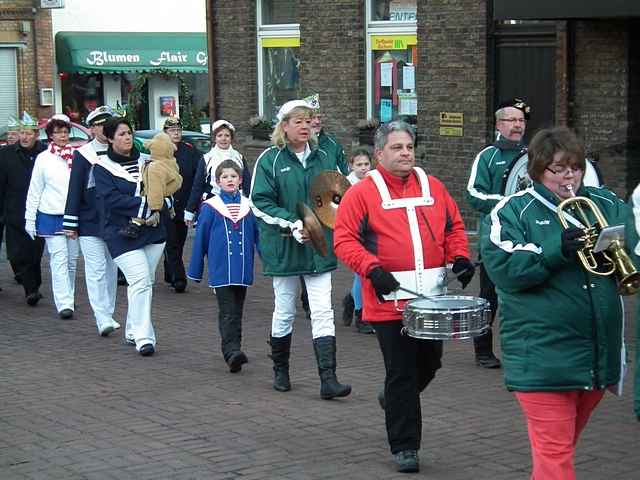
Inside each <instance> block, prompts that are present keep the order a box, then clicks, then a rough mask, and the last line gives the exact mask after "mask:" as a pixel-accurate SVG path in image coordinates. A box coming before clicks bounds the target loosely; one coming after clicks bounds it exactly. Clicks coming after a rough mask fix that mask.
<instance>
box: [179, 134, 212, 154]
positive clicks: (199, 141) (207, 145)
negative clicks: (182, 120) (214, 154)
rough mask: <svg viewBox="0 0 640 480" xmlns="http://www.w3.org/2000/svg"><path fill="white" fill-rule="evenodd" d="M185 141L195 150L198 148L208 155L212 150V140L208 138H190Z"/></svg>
mask: <svg viewBox="0 0 640 480" xmlns="http://www.w3.org/2000/svg"><path fill="white" fill-rule="evenodd" d="M185 141H187V142H189V143H190V144H191V145H193V146H194V147H195V148H197V149H198V150H199V151H200V152H201V153H207V152H208V151H209V150H211V140H209V139H208V138H188V139H185Z"/></svg>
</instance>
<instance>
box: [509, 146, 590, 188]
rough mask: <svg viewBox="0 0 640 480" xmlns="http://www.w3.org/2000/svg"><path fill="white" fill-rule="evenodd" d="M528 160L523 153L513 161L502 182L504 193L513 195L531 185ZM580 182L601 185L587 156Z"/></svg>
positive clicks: (588, 185) (526, 155) (588, 184)
mask: <svg viewBox="0 0 640 480" xmlns="http://www.w3.org/2000/svg"><path fill="white" fill-rule="evenodd" d="M528 162H529V155H528V154H526V153H525V154H524V155H523V156H521V157H520V158H518V159H517V160H516V161H515V162H514V163H513V165H512V166H511V169H510V170H509V173H508V174H507V176H506V180H505V182H504V195H513V194H514V193H516V192H519V191H520V190H524V189H525V188H528V187H530V186H531V179H530V178H529V174H528V173H527V163H528ZM582 184H583V185H585V186H587V187H600V186H602V185H601V182H600V179H599V177H598V172H597V171H596V169H595V167H594V166H593V164H592V163H591V160H589V159H588V158H587V159H586V170H585V172H584V178H583V179H582Z"/></svg>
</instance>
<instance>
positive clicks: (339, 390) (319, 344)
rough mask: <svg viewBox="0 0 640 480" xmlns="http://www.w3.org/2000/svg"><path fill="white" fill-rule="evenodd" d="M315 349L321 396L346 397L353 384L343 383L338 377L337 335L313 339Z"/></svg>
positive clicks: (327, 398) (324, 397) (327, 397)
mask: <svg viewBox="0 0 640 480" xmlns="http://www.w3.org/2000/svg"><path fill="white" fill-rule="evenodd" d="M313 350H314V352H315V353H316V360H317V361H318V373H319V374H320V382H321V384H320V397H321V398H322V399H323V400H331V399H332V398H334V397H346V396H347V395H349V394H350V393H351V385H343V384H341V383H339V382H338V379H337V378H336V337H319V338H315V339H314V340H313Z"/></svg>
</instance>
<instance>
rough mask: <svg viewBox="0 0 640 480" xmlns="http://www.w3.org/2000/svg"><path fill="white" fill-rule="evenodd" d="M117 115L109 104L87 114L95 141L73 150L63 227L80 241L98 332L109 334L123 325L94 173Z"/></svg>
mask: <svg viewBox="0 0 640 480" xmlns="http://www.w3.org/2000/svg"><path fill="white" fill-rule="evenodd" d="M113 115H114V113H113V110H112V109H111V107H109V106H102V107H98V108H96V109H95V110H93V111H92V112H91V113H89V115H88V116H87V124H88V125H89V128H90V129H91V134H92V135H93V140H92V141H91V142H89V143H87V144H85V145H83V146H82V147H80V148H79V149H77V150H76V151H75V152H74V153H73V166H72V168H71V178H70V180H69V192H68V194H67V203H66V207H65V211H64V221H63V228H64V231H65V234H66V235H67V237H69V238H72V239H75V238H77V239H78V241H79V242H80V249H81V250H82V256H83V257H84V273H85V280H86V283H87V295H88V296H89V303H90V304H91V308H92V310H93V315H94V316H95V317H96V326H97V328H98V333H99V334H100V335H101V336H103V337H106V336H108V335H109V334H110V333H111V332H113V331H114V330H116V329H118V328H120V324H119V323H118V322H116V321H115V320H114V319H113V312H114V311H115V308H116V290H117V271H118V267H116V264H115V263H114V262H113V259H112V258H111V255H110V254H109V249H108V248H107V245H106V244H105V243H104V240H102V238H100V235H101V224H100V217H99V215H98V206H97V203H96V181H95V178H94V175H93V169H94V165H95V164H96V162H97V161H98V158H99V157H100V156H102V155H106V154H107V149H108V147H109V143H108V141H107V137H106V136H105V135H104V130H103V128H104V124H105V122H106V121H107V120H109V119H110V118H112V117H113Z"/></svg>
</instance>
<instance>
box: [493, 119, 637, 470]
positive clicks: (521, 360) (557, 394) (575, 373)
mask: <svg viewBox="0 0 640 480" xmlns="http://www.w3.org/2000/svg"><path fill="white" fill-rule="evenodd" d="M584 170H585V159H584V150H583V147H582V145H581V143H580V142H579V140H578V139H577V138H576V136H575V134H574V133H573V132H572V131H571V130H569V129H567V128H563V127H561V128H553V129H546V130H541V131H540V132H538V133H537V134H536V135H535V137H534V138H533V140H532V141H531V144H530V145H529V164H528V173H529V176H530V177H531V179H532V180H533V185H532V187H530V188H528V189H526V190H523V191H521V192H518V193H516V194H514V195H511V196H509V197H506V198H505V199H503V200H502V201H500V202H499V203H498V204H497V205H496V207H495V208H494V209H493V211H492V212H491V214H490V216H489V217H488V218H487V220H486V222H487V223H489V224H490V225H485V227H487V229H486V231H490V233H489V234H488V235H487V236H485V237H484V238H482V240H481V253H482V259H483V261H484V265H485V268H486V270H487V273H488V274H489V277H490V278H491V280H492V281H493V282H494V283H495V284H496V287H497V291H498V298H499V305H500V311H501V325H500V337H501V338H500V340H501V344H502V355H503V364H504V371H505V383H506V386H507V389H509V390H510V391H512V392H514V393H515V396H516V399H517V400H518V402H519V403H520V407H521V408H522V410H523V413H524V415H525V417H526V419H527V427H528V431H529V441H530V444H531V451H532V459H533V473H532V476H531V478H532V479H537V480H539V479H544V480H556V479H557V480H569V479H575V472H574V466H573V458H574V452H575V447H576V443H577V441H578V437H579V435H580V433H581V432H582V430H583V429H584V427H585V425H586V423H587V421H588V419H589V417H590V415H591V412H592V411H593V409H594V408H595V407H596V406H597V405H598V403H599V402H600V400H601V399H602V397H603V395H604V392H605V389H606V388H612V387H615V386H616V384H618V383H619V382H620V380H621V370H622V365H621V358H622V355H621V350H622V348H623V345H622V332H623V330H622V325H623V311H622V308H621V302H620V298H619V295H618V292H617V285H616V279H615V277H614V276H613V275H609V276H602V275H596V274H593V273H590V272H589V271H587V270H586V269H585V268H584V266H583V265H582V263H580V262H579V260H578V258H577V252H578V251H579V250H581V249H582V248H583V247H584V245H585V233H584V228H585V227H587V226H588V225H583V223H584V222H585V220H589V221H591V222H593V213H592V212H591V211H589V210H587V212H586V213H585V217H586V218H585V219H581V217H579V216H577V215H572V214H569V215H567V216H566V217H568V221H569V223H570V224H571V225H573V226H571V227H570V228H568V229H563V227H562V226H561V223H560V219H559V216H558V212H557V205H558V204H559V203H560V202H561V201H562V200H565V199H567V198H571V197H573V196H574V192H575V194H577V195H579V196H583V197H587V198H589V199H590V200H592V201H593V202H594V203H595V204H596V206H597V207H598V209H599V210H600V211H601V212H602V214H603V216H604V217H605V218H606V220H607V222H608V223H609V224H610V225H617V224H623V223H625V220H626V219H627V217H628V215H629V208H628V206H627V205H626V204H625V203H623V202H622V201H621V200H620V199H618V198H617V197H616V196H615V194H614V193H612V192H610V191H609V190H607V189H605V188H593V187H584V186H583V185H582V177H583V174H584ZM563 215H564V214H563Z"/></svg>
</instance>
